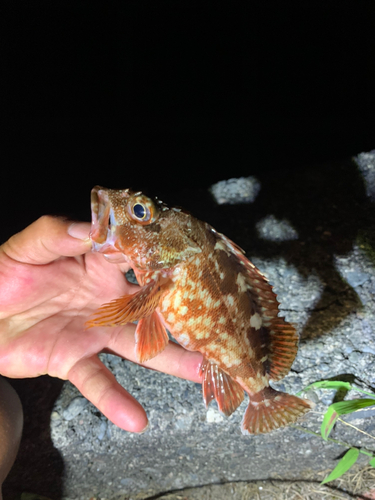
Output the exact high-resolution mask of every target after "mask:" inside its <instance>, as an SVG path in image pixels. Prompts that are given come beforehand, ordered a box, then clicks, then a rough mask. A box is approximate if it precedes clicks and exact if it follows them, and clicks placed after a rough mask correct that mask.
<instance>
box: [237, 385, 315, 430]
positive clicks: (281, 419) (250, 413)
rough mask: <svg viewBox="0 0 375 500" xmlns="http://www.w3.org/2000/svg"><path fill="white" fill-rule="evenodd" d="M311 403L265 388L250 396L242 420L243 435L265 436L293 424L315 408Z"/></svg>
mask: <svg viewBox="0 0 375 500" xmlns="http://www.w3.org/2000/svg"><path fill="white" fill-rule="evenodd" d="M313 406H314V405H313V403H312V402H311V401H308V400H305V399H301V398H298V397H297V396H292V395H291V394H286V393H285V392H278V391H275V389H272V387H265V388H264V389H262V390H261V391H260V392H258V393H257V394H253V395H250V402H249V405H248V407H247V408H246V412H245V415H244V417H243V420H242V425H241V430H242V433H243V434H264V433H267V432H271V431H273V430H275V429H278V428H279V427H283V426H285V425H289V424H292V423H293V422H295V421H296V420H297V419H298V418H299V417H300V416H302V415H303V414H305V413H307V412H308V411H309V410H311V408H312V407H313Z"/></svg>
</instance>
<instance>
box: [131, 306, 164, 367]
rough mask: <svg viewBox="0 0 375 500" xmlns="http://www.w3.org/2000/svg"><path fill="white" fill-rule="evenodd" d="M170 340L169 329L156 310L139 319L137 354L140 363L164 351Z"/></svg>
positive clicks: (136, 341) (136, 331)
mask: <svg viewBox="0 0 375 500" xmlns="http://www.w3.org/2000/svg"><path fill="white" fill-rule="evenodd" d="M168 342H169V339H168V334H167V331H166V329H165V328H164V325H163V324H162V322H161V321H160V318H159V314H158V313H157V312H156V311H154V312H153V313H152V314H151V315H150V316H147V318H142V319H140V320H139V322H138V325H137V328H136V330H135V354H136V356H137V359H138V361H139V362H140V363H143V362H144V361H148V360H149V359H151V358H153V357H154V356H156V355H157V354H159V353H160V352H162V351H163V350H164V349H165V347H166V346H167V345H168Z"/></svg>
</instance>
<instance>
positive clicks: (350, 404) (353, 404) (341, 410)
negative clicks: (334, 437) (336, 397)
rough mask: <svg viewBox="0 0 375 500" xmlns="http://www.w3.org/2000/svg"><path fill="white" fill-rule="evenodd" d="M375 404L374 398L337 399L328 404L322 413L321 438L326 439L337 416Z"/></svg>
mask: <svg viewBox="0 0 375 500" xmlns="http://www.w3.org/2000/svg"><path fill="white" fill-rule="evenodd" d="M373 405H375V399H365V398H364V399H351V400H350V401H339V402H338V403H333V404H332V405H330V406H329V407H328V409H327V411H326V413H325V415H324V418H323V422H322V426H321V428H320V433H321V435H322V438H323V439H324V440H325V441H327V438H328V436H329V435H330V433H331V430H332V428H333V426H334V425H335V422H336V420H337V418H338V417H339V416H340V415H346V414H347V413H353V412H355V411H357V410H360V409H362V408H366V407H367V406H373Z"/></svg>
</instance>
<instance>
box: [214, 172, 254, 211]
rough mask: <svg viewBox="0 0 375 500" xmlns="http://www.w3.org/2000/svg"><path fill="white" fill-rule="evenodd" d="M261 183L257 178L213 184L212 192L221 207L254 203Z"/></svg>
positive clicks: (244, 178) (241, 178)
mask: <svg viewBox="0 0 375 500" xmlns="http://www.w3.org/2000/svg"><path fill="white" fill-rule="evenodd" d="M260 188H261V186H260V182H259V181H258V179H257V178H256V177H252V176H251V177H240V178H238V179H229V180H227V181H220V182H217V183H216V184H213V185H212V186H211V188H210V192H211V194H212V195H213V197H214V199H215V200H216V202H217V203H218V204H219V205H223V204H226V203H227V204H229V205H237V204H240V203H253V202H254V201H255V198H256V197H257V196H258V193H259V191H260Z"/></svg>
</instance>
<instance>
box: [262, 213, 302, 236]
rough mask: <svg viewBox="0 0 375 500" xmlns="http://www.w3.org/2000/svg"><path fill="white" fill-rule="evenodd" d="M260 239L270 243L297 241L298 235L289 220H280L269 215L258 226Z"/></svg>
mask: <svg viewBox="0 0 375 500" xmlns="http://www.w3.org/2000/svg"><path fill="white" fill-rule="evenodd" d="M256 229H257V231H258V234H259V237H260V238H263V239H264V240H269V241H288V240H297V239H298V233H297V231H296V230H295V229H294V228H293V227H292V226H291V225H290V223H289V222H288V221H287V220H284V219H283V220H278V219H276V217H275V216H274V215H267V216H266V217H264V218H263V219H261V220H260V221H259V222H258V223H257V225H256Z"/></svg>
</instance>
